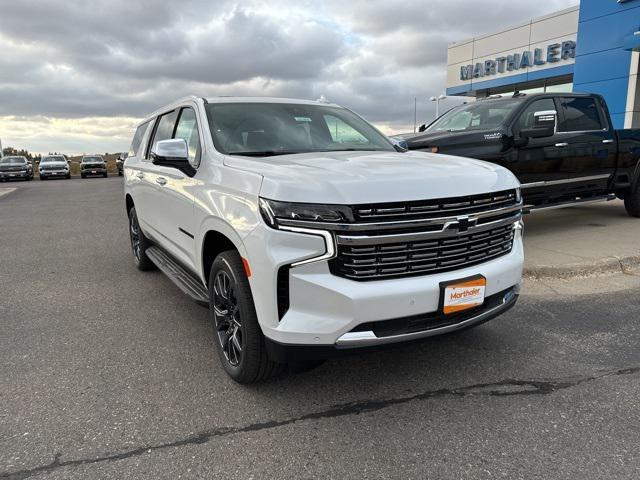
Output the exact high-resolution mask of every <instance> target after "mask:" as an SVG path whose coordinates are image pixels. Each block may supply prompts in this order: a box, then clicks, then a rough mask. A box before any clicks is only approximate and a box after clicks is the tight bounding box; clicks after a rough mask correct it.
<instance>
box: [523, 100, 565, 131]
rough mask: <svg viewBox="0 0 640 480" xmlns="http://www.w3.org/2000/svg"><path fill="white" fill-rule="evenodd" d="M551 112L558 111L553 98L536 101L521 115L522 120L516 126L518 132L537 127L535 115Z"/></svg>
mask: <svg viewBox="0 0 640 480" xmlns="http://www.w3.org/2000/svg"><path fill="white" fill-rule="evenodd" d="M549 110H553V111H555V110H556V104H555V102H554V101H553V99H552V98H543V99H540V100H536V101H535V102H531V103H530V104H529V106H528V107H526V108H525V109H524V111H523V112H522V113H521V114H520V118H519V119H518V123H517V124H516V126H517V130H518V131H520V130H522V129H524V128H533V127H534V126H535V113H536V112H545V111H549Z"/></svg>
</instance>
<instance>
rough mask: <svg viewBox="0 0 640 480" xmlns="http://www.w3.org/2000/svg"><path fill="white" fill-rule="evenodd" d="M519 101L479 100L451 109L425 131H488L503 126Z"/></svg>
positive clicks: (519, 103)
mask: <svg viewBox="0 0 640 480" xmlns="http://www.w3.org/2000/svg"><path fill="white" fill-rule="evenodd" d="M521 103H522V102H521V101H518V100H516V99H513V100H511V99H509V100H480V101H478V102H475V103H470V104H468V105H462V106H460V107H456V108H453V109H451V110H449V111H448V112H447V113H445V114H444V115H442V116H441V117H440V118H439V119H438V120H436V121H435V122H433V123H432V124H431V125H429V127H428V128H427V129H426V130H425V132H426V133H433V132H459V131H464V130H489V129H492V128H497V127H499V126H500V125H502V124H504V123H505V121H506V120H507V119H508V118H509V117H510V115H511V114H512V113H513V111H514V110H515V109H516V107H518V105H521Z"/></svg>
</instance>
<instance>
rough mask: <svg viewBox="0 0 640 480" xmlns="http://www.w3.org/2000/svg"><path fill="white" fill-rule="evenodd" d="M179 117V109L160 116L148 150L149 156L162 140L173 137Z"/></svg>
mask: <svg viewBox="0 0 640 480" xmlns="http://www.w3.org/2000/svg"><path fill="white" fill-rule="evenodd" d="M177 118H178V110H174V111H172V112H169V113H165V114H164V115H162V116H161V117H160V119H159V120H158V124H157V125H156V130H155V132H154V133H153V139H152V140H151V142H150V145H151V148H150V149H149V151H148V152H147V156H148V155H149V153H150V152H151V150H153V148H154V147H155V146H156V143H158V142H159V141H160V140H169V139H170V138H172V137H173V130H174V128H175V126H176V119H177Z"/></svg>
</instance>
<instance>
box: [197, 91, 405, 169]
mask: <svg viewBox="0 0 640 480" xmlns="http://www.w3.org/2000/svg"><path fill="white" fill-rule="evenodd" d="M206 108H207V116H208V121H209V126H210V130H211V134H212V137H213V143H214V145H215V146H216V149H217V150H218V151H219V152H221V153H225V154H228V155H250V156H256V157H267V156H272V155H287V154H293V153H308V152H335V151H363V150H364V151H373V150H383V151H390V152H392V151H395V149H394V147H393V145H392V144H391V142H390V141H389V140H388V139H387V138H386V137H384V136H383V135H382V134H380V133H379V132H378V131H377V130H376V129H375V128H373V127H372V126H371V125H369V124H368V123H367V122H365V121H364V120H362V119H361V118H360V117H358V116H357V115H356V114H354V113H352V112H351V111H349V110H347V109H345V108H339V107H332V106H325V105H313V104H311V105H307V104H288V103H233V104H226V103H210V104H208V105H207V107H206Z"/></svg>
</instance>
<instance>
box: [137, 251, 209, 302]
mask: <svg viewBox="0 0 640 480" xmlns="http://www.w3.org/2000/svg"><path fill="white" fill-rule="evenodd" d="M146 254H147V257H149V260H151V261H152V262H153V263H154V264H155V265H156V267H158V269H159V270H160V271H161V272H162V273H164V274H165V275H166V276H167V277H169V280H171V281H172V282H173V283H175V284H176V285H177V287H178V288H179V289H180V290H182V291H183V292H184V293H185V294H187V295H189V296H190V297H191V298H193V299H194V300H195V301H196V302H198V303H199V304H200V305H204V306H207V307H208V306H209V292H208V291H207V289H206V288H205V287H204V285H202V282H201V281H200V280H199V279H198V277H196V276H195V275H194V274H192V273H191V272H189V271H188V270H186V269H185V268H184V267H183V266H182V265H180V264H179V263H177V262H176V261H175V260H174V259H173V258H171V257H170V256H169V255H167V254H166V253H165V252H164V251H163V250H162V249H160V248H158V247H156V246H155V245H153V246H151V247H149V248H147V250H146Z"/></svg>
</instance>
